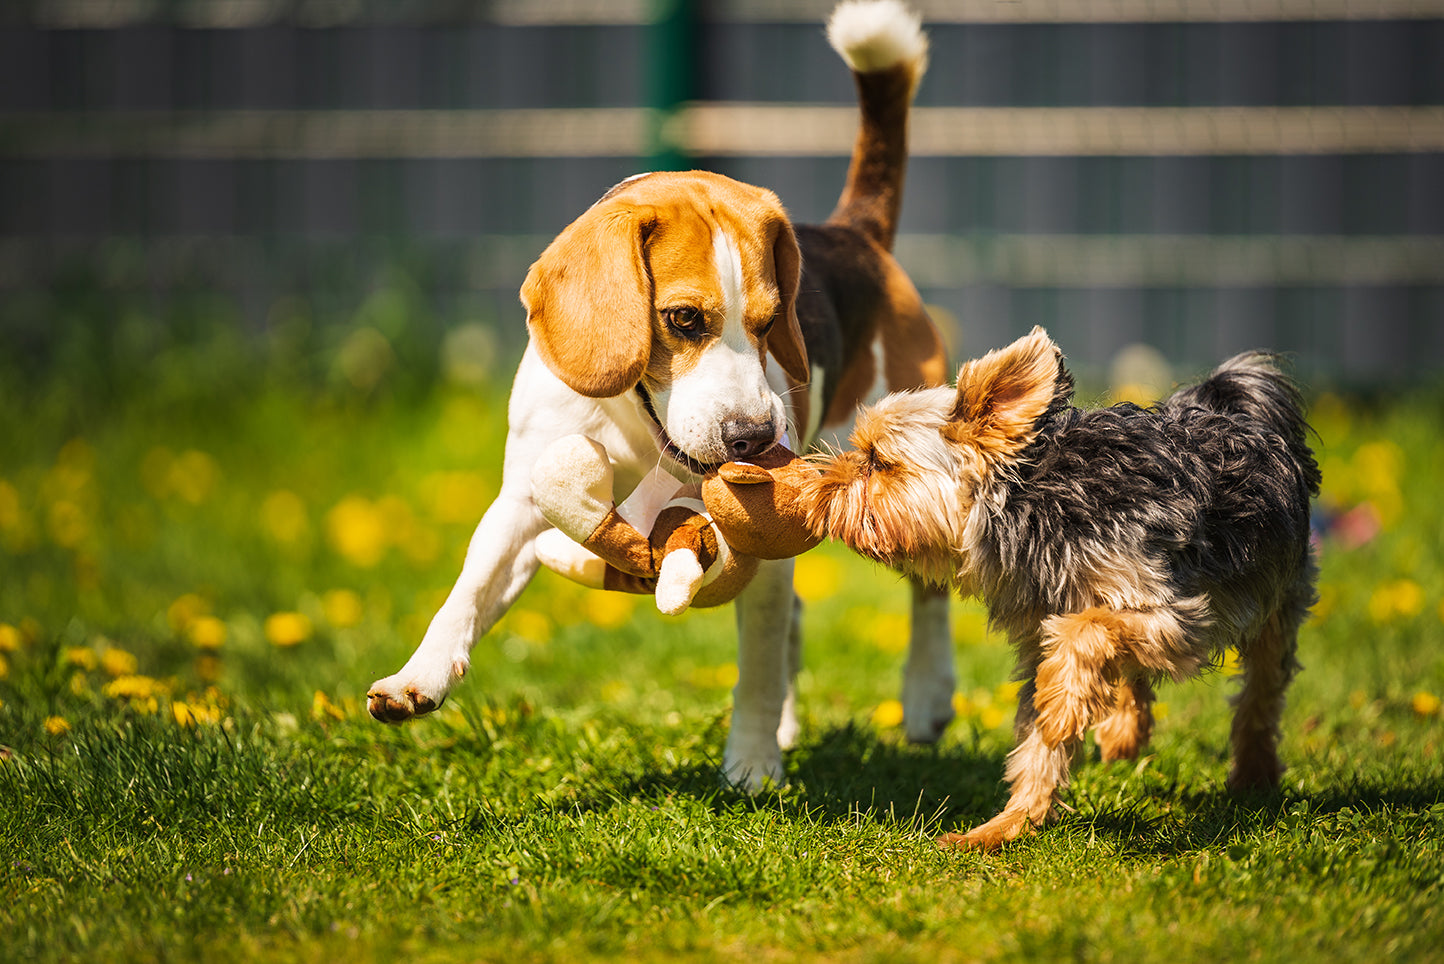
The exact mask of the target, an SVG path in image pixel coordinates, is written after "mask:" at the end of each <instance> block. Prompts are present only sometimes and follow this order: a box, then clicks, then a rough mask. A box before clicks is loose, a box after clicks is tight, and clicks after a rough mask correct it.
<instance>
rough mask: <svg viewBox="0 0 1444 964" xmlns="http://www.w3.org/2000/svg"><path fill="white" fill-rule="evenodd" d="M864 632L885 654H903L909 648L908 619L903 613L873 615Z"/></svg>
mask: <svg viewBox="0 0 1444 964" xmlns="http://www.w3.org/2000/svg"><path fill="white" fill-rule="evenodd" d="M864 632H865V633H866V636H867V638H868V639H869V640H871V641H872V644H873V645H874V646H876V647H877V648H878V649H880V650H882V651H883V652H884V653H901V652H903V651H904V650H905V649H907V648H908V633H909V632H910V630H909V625H908V617H907V616H905V615H903V614H902V613H873V614H872V616H871V617H870V618H869V619H868V620H867V623H866V628H865V630H864Z"/></svg>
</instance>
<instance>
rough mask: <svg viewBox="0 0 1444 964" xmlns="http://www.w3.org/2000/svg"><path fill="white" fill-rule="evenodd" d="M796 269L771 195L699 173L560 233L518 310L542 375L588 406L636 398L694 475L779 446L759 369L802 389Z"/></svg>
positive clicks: (779, 419) (623, 200)
mask: <svg viewBox="0 0 1444 964" xmlns="http://www.w3.org/2000/svg"><path fill="white" fill-rule="evenodd" d="M800 266H801V261H800V257H799V254H798V249H797V239H796V238H795V236H794V235H793V232H792V225H791V222H790V221H789V220H788V218H787V213H786V212H785V211H784V210H783V208H782V204H781V202H780V201H778V199H777V196H776V195H774V194H773V193H772V192H770V191H765V190H763V189H761V188H756V187H752V186H750V185H746V184H741V183H739V182H737V181H733V180H731V179H730V178H726V177H723V176H721V175H718V174H709V173H705V172H699V171H693V172H689V173H657V174H646V175H641V176H638V177H635V178H631V179H629V180H627V181H623V182H622V183H621V184H619V185H617V186H616V187H614V188H613V189H612V190H611V191H609V192H608V193H607V194H606V195H605V196H604V197H603V198H602V199H601V200H600V201H598V202H597V203H596V204H594V205H593V206H592V207H591V209H590V210H588V211H587V212H586V213H585V214H583V215H582V216H581V217H579V218H577V220H576V221H574V222H572V223H571V224H570V225H569V226H568V227H567V228H566V229H565V230H564V231H562V233H561V234H559V235H558V236H557V238H556V240H554V241H553V242H552V243H551V244H550V245H549V246H548V247H547V249H546V250H545V251H543V252H542V255H541V257H540V258H538V259H537V262H536V264H534V265H532V267H531V271H530V272H528V274H527V277H526V282H525V283H524V284H523V285H522V289H521V299H522V303H523V304H524V305H525V306H526V309H527V325H528V327H529V328H530V331H531V336H532V341H533V343H534V344H535V345H536V348H537V351H538V353H539V354H540V356H541V358H542V360H543V361H544V362H546V365H547V367H548V368H550V369H551V371H552V373H553V374H555V375H556V376H557V377H558V378H560V379H561V380H562V381H563V382H565V383H566V384H567V385H568V386H569V387H571V388H572V389H573V390H574V391H576V392H579V393H580V394H582V395H586V396H589V397H592V398H607V397H612V396H616V395H621V394H623V393H625V392H630V391H636V392H637V393H638V394H639V395H640V398H641V401H642V404H643V405H644V406H645V408H646V409H647V412H648V413H649V414H650V416H651V418H652V420H653V421H654V423H655V426H654V428H655V430H656V432H657V433H658V442H659V444H660V445H661V447H662V449H663V450H664V451H666V452H667V453H668V454H669V455H670V456H672V457H673V458H674V459H676V461H678V462H679V463H681V464H682V465H684V466H687V467H688V468H689V469H691V470H692V471H694V472H701V471H703V470H704V469H706V468H709V467H711V466H714V465H716V464H718V463H721V462H726V461H729V460H732V459H739V458H750V457H752V456H755V455H758V454H760V453H761V452H763V451H766V450H767V449H768V448H770V447H771V446H772V445H773V444H774V443H775V442H777V441H778V440H779V439H780V438H781V437H782V433H783V431H784V429H785V428H786V425H785V413H784V409H783V405H782V401H781V399H780V398H779V397H778V395H777V392H776V391H775V390H774V388H773V387H772V386H770V385H769V382H768V378H767V364H768V358H769V356H770V357H771V359H772V361H774V362H775V363H776V364H777V365H778V366H779V367H780V369H781V371H782V372H783V373H785V375H786V378H787V380H788V382H789V383H790V384H791V385H800V384H805V383H806V382H807V380H808V374H809V373H808V364H807V349H806V347H805V345H804V344H803V340H802V330H801V328H800V327H799V326H798V323H797V312H796V307H795V304H794V303H795V300H796V297H797V284H798V274H799V270H800ZM777 384H779V385H781V384H783V383H782V382H781V381H778V382H777Z"/></svg>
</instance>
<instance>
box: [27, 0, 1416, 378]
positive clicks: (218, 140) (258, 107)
mask: <svg viewBox="0 0 1444 964" xmlns="http://www.w3.org/2000/svg"><path fill="white" fill-rule="evenodd" d="M830 5H831V4H830V3H828V2H821V3H819V2H813V0H773V2H766V3H763V2H760V0H732V2H722V0H719V2H713V3H703V2H694V3H690V4H688V3H681V2H670V3H669V2H663V0H659V2H647V0H614V2H606V0H497V2H492V3H466V2H461V0H390V2H383V0H369V2H368V0H296V2H289V0H11V2H10V3H9V4H7V5H5V6H4V7H0V299H3V305H4V307H0V325H3V326H6V327H4V328H0V347H3V346H4V344H5V341H4V337H5V335H4V333H5V331H6V330H7V329H8V330H12V331H13V330H15V329H16V328H26V329H27V330H29V331H30V332H31V337H34V332H35V329H36V328H37V327H43V325H42V323H41V322H39V321H37V320H36V319H35V318H34V317H29V318H23V317H20V315H21V314H23V313H24V312H30V313H32V314H33V313H34V312H35V311H37V310H40V309H38V308H37V307H36V306H44V305H46V304H48V303H49V302H47V300H46V298H45V294H46V292H48V291H51V290H53V288H54V287H55V286H56V285H57V284H62V283H72V282H73V281H74V279H75V278H76V277H83V278H86V279H89V282H88V283H93V284H94V285H97V286H99V288H100V289H101V290H103V291H106V292H110V293H112V294H114V296H115V297H116V298H118V299H123V298H127V297H139V296H143V297H145V298H152V299H154V298H164V297H165V294H166V292H167V290H168V289H170V288H171V287H172V286H175V285H188V286H192V287H195V286H204V287H206V288H207V289H209V290H212V291H214V292H216V293H217V294H218V295H220V296H221V297H223V298H224V299H226V300H228V301H229V302H230V303H232V304H234V305H235V306H237V315H238V317H239V318H241V319H242V320H243V321H244V322H245V323H249V324H252V325H265V324H266V323H267V320H266V319H267V318H268V317H270V315H271V312H272V310H273V308H274V306H275V304H277V303H278V302H279V301H282V300H286V299H290V300H294V299H297V298H300V299H306V300H308V301H309V302H312V303H315V304H318V305H325V306H328V307H327V310H329V311H332V312H335V313H338V314H339V315H342V316H344V315H345V313H346V312H347V311H351V310H354V309H355V307H356V306H358V305H360V304H362V303H363V302H364V301H365V299H366V297H367V295H368V293H369V292H370V291H371V290H372V289H373V288H374V286H375V285H376V284H377V283H378V279H380V278H394V277H395V276H396V274H397V272H402V273H404V274H406V276H407V278H408V283H409V284H412V285H413V286H414V287H416V288H417V289H418V290H420V291H421V292H423V295H424V300H425V302H426V304H427V306H428V308H427V310H428V311H429V312H430V313H431V314H432V315H433V316H434V318H435V319H436V323H437V324H438V325H450V324H453V323H455V322H458V321H463V320H470V321H474V320H478V319H480V320H482V321H484V322H485V323H487V324H489V325H492V326H494V327H495V330H496V331H497V332H499V333H500V335H501V339H502V341H503V343H504V344H507V345H510V346H513V347H514V346H516V345H519V344H520V342H521V339H522V338H523V337H524V327H523V319H522V315H521V311H520V309H519V308H518V307H517V305H516V300H515V299H516V290H517V288H518V286H519V285H520V282H521V279H522V276H523V274H524V272H525V270H526V266H527V265H528V264H529V263H530V261H531V259H532V258H534V257H535V255H536V254H537V252H539V251H540V249H541V247H542V246H543V245H544V244H545V243H546V241H547V240H548V239H549V238H550V236H551V235H553V234H554V233H555V232H556V231H557V230H559V229H560V228H561V227H562V226H563V225H565V224H566V223H567V222H568V221H570V220H571V219H572V218H573V217H575V216H576V215H577V214H578V213H580V212H581V211H582V210H583V209H585V208H586V207H587V206H588V205H589V204H590V203H591V202H592V201H593V200H595V199H596V197H598V196H599V195H600V194H601V193H602V192H603V191H605V190H606V189H607V188H608V187H609V186H610V185H612V184H613V183H615V182H616V181H618V180H620V179H622V178H623V177H626V176H628V175H630V174H632V173H635V172H637V171H638V170H643V169H647V168H648V167H650V166H653V165H655V164H659V163H661V164H670V163H678V162H680V163H685V164H688V165H692V166H697V167H706V168H711V169H714V170H718V171H721V172H723V173H726V174H729V175H732V176H734V177H738V178H741V179H743V180H747V181H752V182H754V183H759V184H763V185H766V186H768V187H770V188H772V189H774V190H776V191H777V192H778V193H779V194H780V195H781V196H782V198H783V200H784V202H785V203H786V204H787V205H788V207H789V209H790V210H791V212H792V213H793V215H794V217H796V218H798V219H799V220H803V221H807V220H817V219H820V218H822V217H825V216H826V214H827V212H828V211H829V210H830V209H831V207H832V204H833V202H834V200H835V199H836V196H837V192H838V189H839V187H840V185H841V181H842V177H843V174H844V172H845V170H846V165H847V152H848V150H849V148H850V146H851V140H852V134H853V125H854V123H855V119H854V116H853V106H852V96H853V95H852V89H851V81H850V78H849V77H848V75H847V72H846V70H845V69H844V68H843V67H842V65H841V64H840V62H839V61H838V60H837V59H836V57H835V55H834V54H833V53H832V52H831V50H830V49H829V48H828V47H827V45H826V42H825V40H824V39H823V36H822V31H821V23H822V21H823V19H824V18H825V17H826V14H827V12H828V9H829V7H830ZM917 6H918V7H919V8H920V9H921V10H922V11H923V12H924V14H925V19H926V20H927V22H928V29H929V31H930V34H931V38H932V65H931V68H930V71H929V74H928V77H927V79H926V80H925V81H924V84H923V86H922V88H921V90H920V91H919V94H918V105H917V109H916V113H915V119H914V125H913V135H912V151H913V156H912V161H911V167H910V173H909V181H908V189H907V196H906V200H905V205H904V214H903V222H902V230H901V234H900V237H899V239H898V254H899V257H900V259H901V260H902V262H903V264H904V266H905V267H907V268H908V270H909V271H910V272H911V273H912V275H913V277H914V279H915V280H916V281H917V283H918V285H919V287H920V288H921V289H922V291H923V293H924V296H925V298H926V299H927V300H928V301H929V302H930V303H931V304H933V305H935V306H937V308H938V309H939V311H938V314H939V317H941V318H944V319H945V320H946V323H947V325H948V328H949V332H950V338H951V340H952V343H953V352H954V354H955V356H957V357H962V356H963V355H966V354H973V353H976V352H979V351H982V350H985V349H987V348H989V347H993V346H995V345H997V344H999V343H1001V342H1003V341H1005V340H1006V339H1008V338H1010V337H1012V336H1014V335H1016V334H1018V333H1020V332H1021V331H1024V330H1026V329H1027V328H1028V327H1029V326H1031V325H1033V324H1044V325H1046V326H1048V327H1049V328H1050V329H1051V330H1052V332H1053V333H1054V335H1055V336H1056V337H1057V338H1058V339H1059V341H1060V342H1061V343H1062V344H1063V345H1064V347H1065V350H1067V351H1068V353H1069V355H1070V357H1072V358H1073V359H1074V360H1075V361H1076V362H1077V363H1079V364H1080V365H1081V366H1084V367H1087V366H1090V365H1091V366H1102V365H1104V364H1106V363H1107V362H1108V360H1109V359H1110V358H1112V357H1113V356H1114V355H1115V354H1116V353H1117V352H1118V351H1119V350H1120V349H1122V348H1123V347H1124V346H1126V345H1128V344H1130V343H1134V342H1144V343H1148V344H1152V345H1153V346H1155V347H1156V348H1158V349H1160V350H1161V351H1162V352H1163V353H1164V354H1165V355H1166V356H1167V357H1168V358H1170V359H1171V360H1173V361H1175V362H1177V363H1180V364H1183V365H1200V364H1206V363H1208V362H1210V361H1212V360H1215V359H1217V358H1219V357H1221V356H1223V355H1225V354H1227V353H1230V352H1232V351H1235V350H1239V349H1242V348H1248V347H1260V346H1267V347H1273V348H1278V349H1282V350H1287V351H1292V352H1294V353H1295V354H1296V355H1297V356H1298V359H1299V363H1300V365H1301V366H1302V367H1303V368H1304V369H1305V370H1306V371H1308V372H1311V373H1317V374H1319V375H1322V376H1327V377H1339V378H1345V379H1360V380H1385V379H1399V378H1407V377H1426V376H1429V375H1431V374H1433V373H1435V372H1437V371H1439V370H1440V369H1441V367H1444V366H1441V359H1444V0H1357V2H1356V0H1016V2H993V0H986V2H985V0H956V2H947V0H932V2H921V3H918V4H917ZM27 306H28V307H27Z"/></svg>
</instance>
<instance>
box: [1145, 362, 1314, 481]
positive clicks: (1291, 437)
mask: <svg viewBox="0 0 1444 964" xmlns="http://www.w3.org/2000/svg"><path fill="white" fill-rule="evenodd" d="M1281 362H1282V360H1281V359H1280V357H1279V356H1278V355H1275V354H1272V353H1269V352H1257V351H1254V352H1244V353H1243V354H1241V355H1235V356H1234V357H1232V358H1230V359H1229V360H1228V361H1226V362H1224V363H1223V364H1222V365H1219V366H1218V367H1217V368H1215V369H1214V370H1213V374H1211V375H1209V376H1208V378H1206V379H1204V380H1203V381H1201V382H1199V383H1198V384H1197V385H1190V386H1188V387H1187V388H1182V389H1180V390H1178V391H1177V392H1175V393H1174V394H1173V395H1172V396H1170V397H1169V398H1168V399H1167V400H1166V401H1165V402H1164V403H1163V407H1164V408H1171V409H1175V410H1176V409H1180V408H1203V409H1207V410H1209V411H1213V412H1223V413H1226V414H1230V415H1241V416H1243V417H1245V418H1247V419H1249V420H1250V421H1253V422H1257V423H1259V424H1261V425H1264V426H1267V427H1268V428H1269V429H1270V430H1272V431H1273V432H1275V433H1277V434H1278V436H1279V437H1280V438H1281V439H1282V440H1283V441H1284V442H1285V443H1286V444H1287V445H1288V447H1289V449H1290V451H1291V452H1292V454H1293V455H1294V456H1295V458H1296V459H1298V460H1299V461H1300V462H1301V463H1302V464H1304V465H1305V466H1306V467H1307V471H1306V479H1305V481H1306V483H1307V485H1308V487H1309V490H1310V493H1311V494H1312V495H1318V494H1319V481H1320V479H1319V472H1318V467H1317V466H1316V465H1315V464H1314V460H1313V456H1312V453H1311V452H1310V450H1309V444H1308V434H1309V423H1308V420H1307V418H1306V416H1305V414H1304V409H1305V404H1304V396H1303V393H1302V392H1301V391H1299V386H1298V385H1297V384H1296V383H1295V382H1294V380H1293V379H1292V378H1290V377H1289V376H1288V374H1287V373H1285V372H1284V371H1283V369H1282V367H1281Z"/></svg>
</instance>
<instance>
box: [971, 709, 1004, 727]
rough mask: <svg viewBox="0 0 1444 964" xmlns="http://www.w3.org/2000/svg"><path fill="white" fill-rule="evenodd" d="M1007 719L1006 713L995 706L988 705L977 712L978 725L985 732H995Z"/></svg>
mask: <svg viewBox="0 0 1444 964" xmlns="http://www.w3.org/2000/svg"><path fill="white" fill-rule="evenodd" d="M1007 719H1008V714H1007V711H1005V710H1004V709H1003V708H1002V707H1001V706H997V705H996V704H992V703H990V704H988V705H987V706H985V707H983V708H982V709H981V710H979V711H978V724H979V725H980V726H982V728H983V729H985V730H996V729H997V728H998V727H1000V726H1002V725H1003V724H1004V723H1005V722H1006V721H1007Z"/></svg>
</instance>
